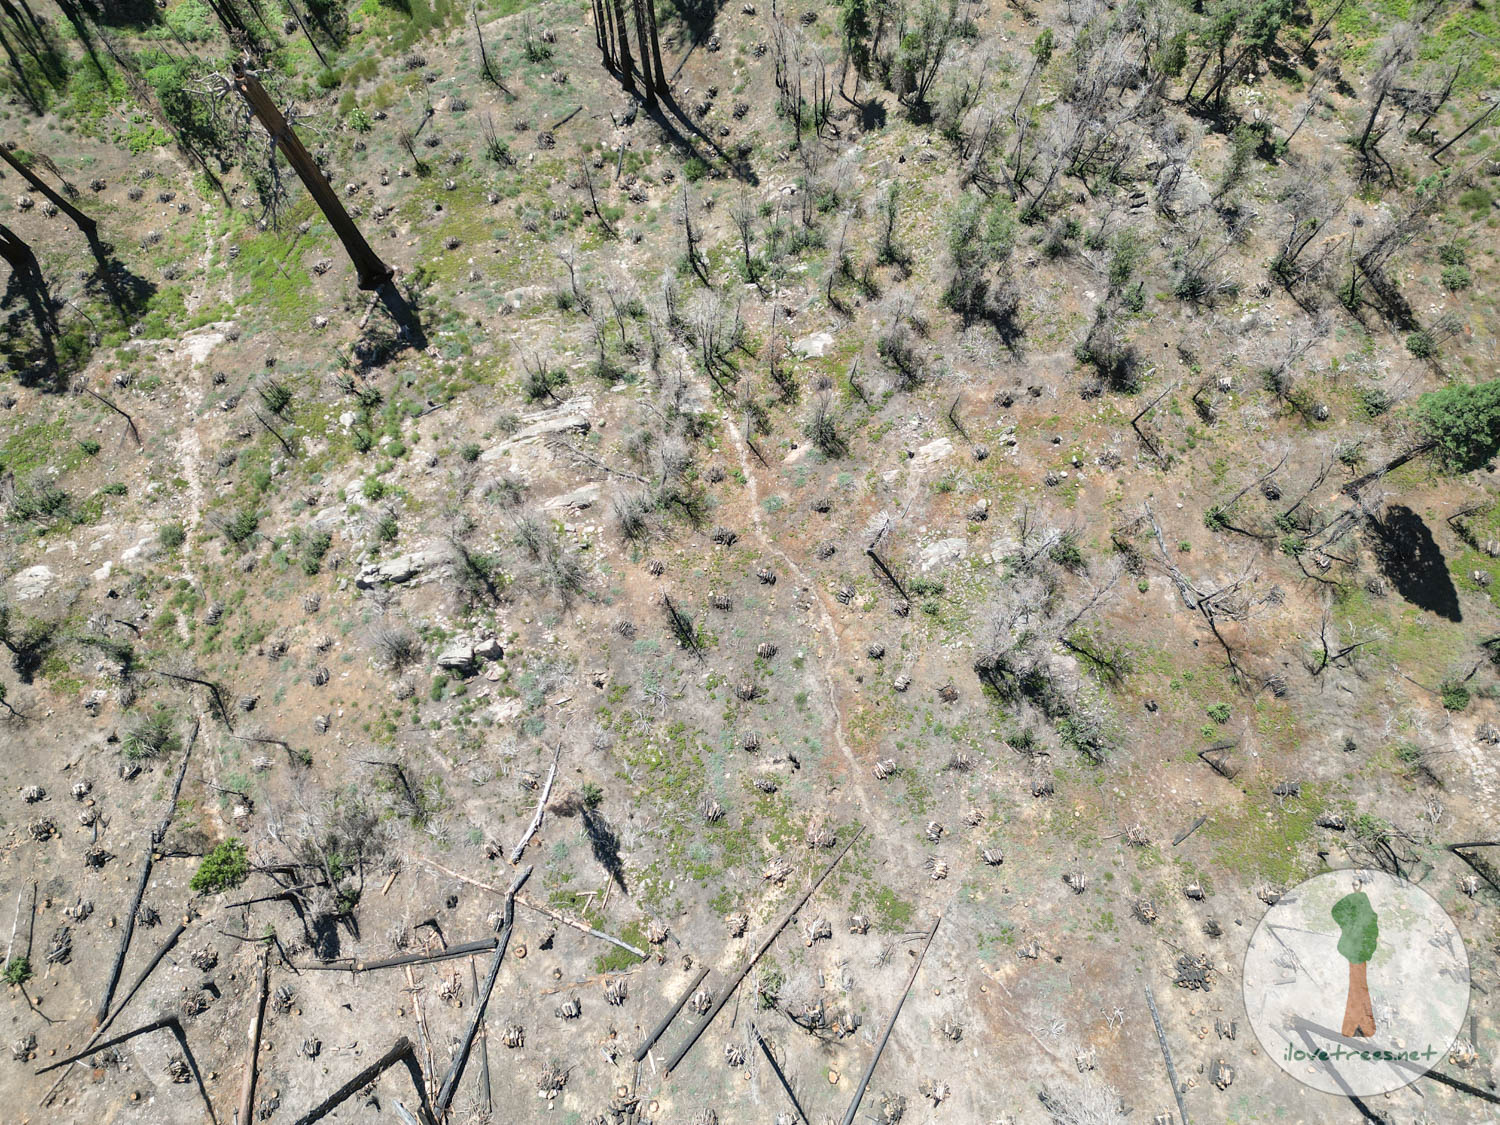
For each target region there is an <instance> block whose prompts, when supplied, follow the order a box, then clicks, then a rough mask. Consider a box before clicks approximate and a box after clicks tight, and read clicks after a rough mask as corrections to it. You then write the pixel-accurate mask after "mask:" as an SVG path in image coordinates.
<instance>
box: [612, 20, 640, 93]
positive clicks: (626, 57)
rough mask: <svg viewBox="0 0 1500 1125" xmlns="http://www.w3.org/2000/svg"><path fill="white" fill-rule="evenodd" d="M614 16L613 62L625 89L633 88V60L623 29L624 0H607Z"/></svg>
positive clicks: (627, 34) (626, 33)
mask: <svg viewBox="0 0 1500 1125" xmlns="http://www.w3.org/2000/svg"><path fill="white" fill-rule="evenodd" d="M609 3H610V6H611V9H612V11H613V12H614V18H615V63H616V65H618V66H619V68H620V78H621V79H622V80H623V81H624V83H625V88H626V89H627V90H633V89H635V60H634V59H632V58H631V57H630V35H629V33H628V32H627V31H626V30H625V3H624V0H609Z"/></svg>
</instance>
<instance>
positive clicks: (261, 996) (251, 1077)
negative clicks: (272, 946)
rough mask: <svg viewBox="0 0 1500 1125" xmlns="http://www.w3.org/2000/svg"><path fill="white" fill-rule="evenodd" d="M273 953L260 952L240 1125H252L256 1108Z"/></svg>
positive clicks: (246, 1056) (242, 1087)
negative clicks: (258, 1062) (257, 1064)
mask: <svg viewBox="0 0 1500 1125" xmlns="http://www.w3.org/2000/svg"><path fill="white" fill-rule="evenodd" d="M270 954H271V951H270V950H269V949H262V950H261V951H260V971H259V972H258V973H257V974H256V980H255V997H254V999H252V1000H251V1002H250V1003H251V1005H252V1007H251V1009H250V1033H249V1035H248V1036H247V1039H248V1040H249V1046H248V1047H247V1048H246V1054H245V1081H244V1084H243V1085H241V1087H240V1115H239V1122H240V1125H251V1122H253V1121H254V1120H255V1118H254V1117H253V1116H252V1113H253V1110H254V1108H255V1061H256V1058H257V1056H259V1054H260V1032H261V1028H262V1027H263V1026H264V1025H265V1015H266V962H267V961H268V960H269V959H270Z"/></svg>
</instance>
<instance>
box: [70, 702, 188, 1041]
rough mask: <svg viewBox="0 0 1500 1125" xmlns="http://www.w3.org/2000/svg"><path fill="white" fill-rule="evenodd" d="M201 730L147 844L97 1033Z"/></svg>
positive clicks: (100, 1008)
mask: <svg viewBox="0 0 1500 1125" xmlns="http://www.w3.org/2000/svg"><path fill="white" fill-rule="evenodd" d="M198 726H199V724H198V722H197V720H194V722H193V733H192V735H191V736H190V737H189V738H188V744H187V748H186V749H185V750H184V751H183V753H182V765H181V767H179V769H178V770H177V778H176V780H175V781H174V782H173V784H172V796H171V798H170V799H169V800H168V801H167V811H166V815H165V816H163V817H162V819H161V823H160V824H158V825H157V826H156V828H155V829H154V830H153V831H152V833H151V837H150V839H148V840H147V841H146V852H145V854H144V855H143V856H141V866H140V871H139V874H137V876H136V884H135V895H134V897H132V898H131V900H130V913H129V914H128V915H127V916H126V918H125V924H124V926H123V927H122V928H121V932H120V947H119V949H118V950H117V951H116V953H115V962H114V965H113V966H111V968H110V971H109V981H108V983H106V984H105V986H104V993H103V995H102V996H100V998H99V1006H98V1007H97V1008H96V1009H94V1027H95V1028H96V1029H97V1028H98V1027H99V1026H100V1025H101V1024H102V1023H103V1022H104V1018H105V1017H106V1016H107V1015H109V1005H110V1001H112V1000H113V999H114V996H115V987H116V986H117V985H118V984H119V983H120V972H121V970H122V969H124V968H125V955H126V954H127V953H129V952H130V939H131V938H132V937H133V936H134V935H135V917H136V915H137V914H139V913H140V909H141V900H142V899H143V898H145V897H146V884H147V883H148V882H149V881H150V879H151V867H152V865H153V864H154V863H155V862H156V858H155V848H156V846H157V845H158V844H160V843H161V842H162V841H163V840H165V839H166V838H167V830H168V829H169V828H171V827H172V816H173V814H174V813H175V812H176V811H177V798H178V796H179V795H180V794H181V793H182V779H183V778H184V777H186V776H187V767H188V759H189V758H190V757H191V756H192V753H193V745H194V743H196V742H197V741H198Z"/></svg>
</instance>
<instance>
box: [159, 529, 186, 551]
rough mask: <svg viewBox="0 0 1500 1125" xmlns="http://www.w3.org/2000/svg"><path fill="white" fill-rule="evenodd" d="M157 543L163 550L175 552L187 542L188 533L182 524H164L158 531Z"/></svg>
mask: <svg viewBox="0 0 1500 1125" xmlns="http://www.w3.org/2000/svg"><path fill="white" fill-rule="evenodd" d="M156 541H157V542H158V543H160V544H161V546H162V549H163V550H167V551H175V550H177V548H178V547H181V546H182V545H183V543H185V542H186V541H187V532H186V531H185V530H184V529H183V526H182V524H180V523H164V524H162V525H161V527H159V528H158V529H157V532H156Z"/></svg>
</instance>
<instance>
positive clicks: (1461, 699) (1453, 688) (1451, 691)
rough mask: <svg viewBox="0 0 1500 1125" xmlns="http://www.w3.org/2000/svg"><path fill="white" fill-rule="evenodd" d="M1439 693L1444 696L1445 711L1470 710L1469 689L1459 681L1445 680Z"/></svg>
mask: <svg viewBox="0 0 1500 1125" xmlns="http://www.w3.org/2000/svg"><path fill="white" fill-rule="evenodd" d="M1438 692H1439V693H1440V694H1441V695H1442V699H1443V708H1444V710H1447V711H1467V710H1468V709H1469V689H1468V688H1466V687H1465V686H1464V685H1463V684H1462V683H1461V682H1459V681H1458V680H1444V681H1443V683H1442V686H1441V687H1439V688H1438Z"/></svg>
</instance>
